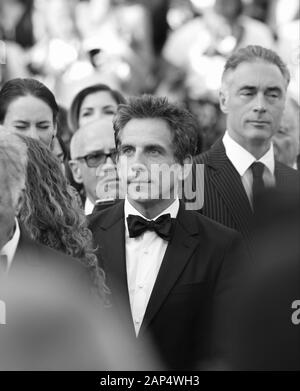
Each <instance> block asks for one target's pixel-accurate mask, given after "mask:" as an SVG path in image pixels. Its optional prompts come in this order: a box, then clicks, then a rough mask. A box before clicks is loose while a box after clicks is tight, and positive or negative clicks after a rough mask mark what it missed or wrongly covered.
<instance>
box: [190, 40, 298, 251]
mask: <svg viewBox="0 0 300 391" xmlns="http://www.w3.org/2000/svg"><path fill="white" fill-rule="evenodd" d="M289 80H290V74H289V71H288V69H287V67H286V65H285V64H284V63H283V61H282V60H281V58H280V57H279V56H278V55H277V54H276V53H274V52H273V51H271V50H269V49H265V48H263V47H261V46H247V47H246V48H242V49H240V50H238V51H237V52H235V53H233V54H232V55H231V57H230V58H229V59H228V60H227V62H226V64H225V68H224V72H223V77H222V87H221V91H220V106H221V109H222V111H223V112H224V113H225V114H226V115H227V120H226V121H227V129H226V132H225V135H224V137H223V138H222V140H219V141H217V142H216V143H215V144H214V145H213V146H212V147H211V149H210V150H208V151H207V152H205V153H204V154H201V155H198V156H197V157H196V158H195V159H194V163H195V167H196V166H197V164H205V170H204V171H205V174H204V204H203V207H202V208H201V209H200V208H199V211H200V212H201V213H202V214H203V215H205V216H208V217H210V218H212V219H214V220H216V221H218V222H219V223H221V224H224V225H226V226H228V227H230V228H233V229H236V230H237V231H238V232H240V233H241V234H242V236H243V238H244V239H245V241H246V243H247V244H248V248H249V250H253V228H254V227H255V225H254V221H255V219H254V218H253V217H254V216H255V215H257V214H259V210H260V208H261V207H263V205H260V204H259V203H258V202H257V200H258V199H260V197H259V195H260V193H262V192H263V191H264V189H265V188H267V187H276V190H277V191H278V192H279V193H280V194H281V195H282V196H283V201H282V202H288V199H289V198H290V196H292V197H293V196H296V195H297V194H298V195H299V196H300V190H299V188H300V175H299V173H298V172H296V171H295V170H293V169H291V168H290V167H288V166H286V165H284V164H282V163H280V162H278V161H276V160H275V158H274V150H273V144H272V137H273V135H274V134H275V133H276V132H277V131H278V129H279V128H280V126H281V119H282V115H283V111H284V107H285V100H286V91H287V87H288V84H289ZM193 172H194V175H193V180H194V181H196V182H197V173H196V171H195V170H193Z"/></svg>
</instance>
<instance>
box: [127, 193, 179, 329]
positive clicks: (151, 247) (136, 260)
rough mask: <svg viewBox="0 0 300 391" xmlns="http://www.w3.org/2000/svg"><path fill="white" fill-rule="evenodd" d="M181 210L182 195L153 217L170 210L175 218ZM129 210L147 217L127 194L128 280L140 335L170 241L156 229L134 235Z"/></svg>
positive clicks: (135, 320)
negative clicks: (136, 207) (132, 235)
mask: <svg viewBox="0 0 300 391" xmlns="http://www.w3.org/2000/svg"><path fill="white" fill-rule="evenodd" d="M178 210H179V199H176V200H175V201H174V202H173V203H172V205H170V206H169V207H168V208H167V209H165V210H164V211H163V212H161V213H160V214H159V215H158V216H156V217H155V218H154V219H152V220H156V219H157V218H158V217H159V216H161V215H163V214H170V215H171V217H172V218H176V216H177V213H178ZM129 214H131V215H138V216H141V217H143V218H145V217H144V216H143V215H142V214H141V213H140V212H138V211H137V210H136V209H135V208H134V207H133V206H132V205H131V204H130V202H129V201H128V199H127V198H126V199H125V203H124V215H125V245H126V269H127V283H128V290H129V298H130V306H131V314H132V318H133V322H134V327H135V332H136V335H138V333H139V330H140V327H141V324H142V321H143V318H144V315H145V312H146V308H147V305H148V302H149V299H150V296H151V292H152V289H153V286H154V283H155V281H156V278H157V275H158V272H159V269H160V266H161V263H162V260H163V257H164V255H165V252H166V249H167V246H168V242H167V241H166V240H164V239H162V238H161V237H160V236H158V235H157V234H156V233H155V232H154V231H146V232H144V233H143V234H142V235H140V236H138V237H136V238H130V237H129V232H128V226H127V220H126V219H127V217H128V215H129ZM145 219H146V220H149V219H147V218H145Z"/></svg>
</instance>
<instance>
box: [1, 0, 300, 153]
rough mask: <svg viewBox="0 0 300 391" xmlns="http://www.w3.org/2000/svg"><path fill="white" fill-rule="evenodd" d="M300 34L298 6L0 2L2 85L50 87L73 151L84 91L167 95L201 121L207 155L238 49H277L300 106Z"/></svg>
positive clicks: (245, 0) (123, 0)
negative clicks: (225, 75) (70, 113)
mask: <svg viewBox="0 0 300 391" xmlns="http://www.w3.org/2000/svg"><path fill="white" fill-rule="evenodd" d="M299 29H300V22H299V1H298V0H289V1H288V2H287V1H283V0H151V1H147V0H101V1H99V0H0V40H1V42H0V63H1V65H0V66H1V70H0V85H2V84H3V83H4V82H5V81H7V80H9V79H11V78H15V77H34V78H37V79H39V80H40V81H42V82H43V83H44V84H46V85H47V86H48V87H49V88H50V89H51V90H52V91H53V92H54V94H55V96H56V98H57V101H58V103H59V104H60V105H61V111H62V114H61V117H62V119H61V123H62V130H61V133H62V138H63V140H64V141H66V142H67V144H68V139H69V138H70V132H71V131H70V129H68V124H67V121H65V120H64V118H65V115H64V109H65V110H68V109H69V107H70V104H71V101H72V99H73V97H74V96H75V94H76V93H77V92H78V91H79V90H81V89H82V88H83V87H86V86H89V85H92V84H95V83H105V84H108V85H109V86H110V87H112V88H115V89H117V90H119V91H121V92H122V93H123V94H124V95H125V96H127V95H137V94H141V93H151V94H157V95H166V96H168V97H169V99H171V100H174V101H177V102H182V103H183V104H184V105H185V106H186V107H187V108H189V110H190V111H192V112H193V113H194V114H196V116H197V118H198V121H199V125H200V128H201V131H202V133H203V149H204V150H205V149H208V148H209V147H210V146H211V144H212V143H213V142H214V141H215V140H216V139H217V138H218V137H219V136H220V135H221V134H222V133H223V132H224V129H225V127H224V126H225V123H224V117H223V115H222V113H221V112H220V109H219V104H218V99H217V94H218V89H219V86H220V76H221V72H222V69H223V66H224V63H225V61H226V58H227V57H228V56H229V55H230V54H231V53H232V52H233V51H234V50H235V49H237V48H239V47H242V46H246V45H249V44H259V45H262V46H264V47H267V48H271V49H273V50H275V51H277V52H278V54H279V55H280V56H282V58H283V59H284V60H285V62H286V63H287V64H288V66H289V69H290V71H291V74H292V82H291V85H290V94H291V97H292V98H293V99H294V100H296V102H297V103H298V104H299V103H300V99H299V54H300V44H299V38H300V37H299V34H300V32H299Z"/></svg>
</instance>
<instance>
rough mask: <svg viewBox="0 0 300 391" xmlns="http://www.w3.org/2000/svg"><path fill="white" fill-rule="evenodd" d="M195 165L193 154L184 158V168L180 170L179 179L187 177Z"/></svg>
mask: <svg viewBox="0 0 300 391" xmlns="http://www.w3.org/2000/svg"><path fill="white" fill-rule="evenodd" d="M192 166H193V158H192V156H191V155H188V156H187V157H186V158H185V159H183V163H182V169H181V171H180V172H179V180H181V181H183V180H184V179H185V178H187V177H188V175H189V174H190V172H191V170H192Z"/></svg>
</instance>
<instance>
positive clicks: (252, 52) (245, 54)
mask: <svg viewBox="0 0 300 391" xmlns="http://www.w3.org/2000/svg"><path fill="white" fill-rule="evenodd" d="M258 60H261V61H265V62H268V63H271V64H274V65H276V66H277V67H278V68H279V70H280V72H281V74H282V76H283V77H284V78H285V80H286V82H287V85H288V84H289V82H290V72H289V70H288V68H287V66H286V64H285V63H284V62H283V61H282V59H281V58H280V57H279V56H278V54H276V53H275V52H274V51H273V50H270V49H266V48H264V47H262V46H259V45H249V46H246V47H245V48H241V49H239V50H237V51H236V52H234V53H233V54H232V55H231V56H230V57H229V58H228V60H227V61H226V64H225V67H224V72H223V77H224V75H225V74H226V73H227V72H228V71H230V70H235V69H236V68H237V67H238V66H239V65H240V64H241V63H243V62H255V61H258Z"/></svg>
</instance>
